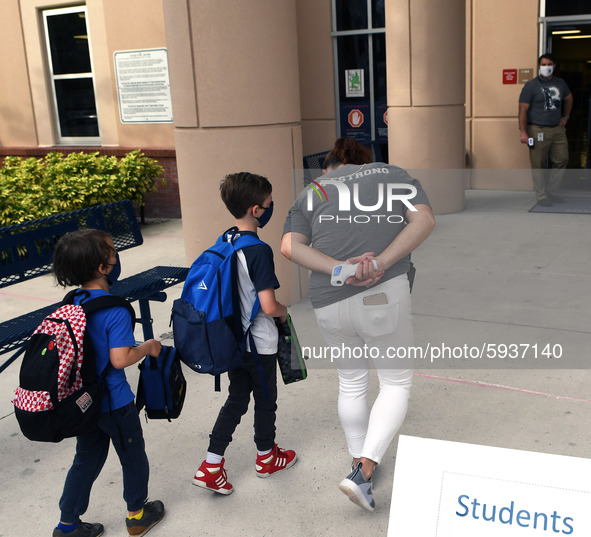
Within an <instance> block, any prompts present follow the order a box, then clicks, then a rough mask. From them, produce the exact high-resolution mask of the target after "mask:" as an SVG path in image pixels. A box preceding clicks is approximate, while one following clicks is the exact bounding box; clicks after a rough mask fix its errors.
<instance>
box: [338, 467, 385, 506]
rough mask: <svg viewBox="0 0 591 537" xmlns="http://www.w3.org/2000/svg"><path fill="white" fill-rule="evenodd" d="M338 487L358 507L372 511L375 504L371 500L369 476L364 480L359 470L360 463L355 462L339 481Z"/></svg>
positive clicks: (371, 491)
mask: <svg viewBox="0 0 591 537" xmlns="http://www.w3.org/2000/svg"><path fill="white" fill-rule="evenodd" d="M339 489H340V490H341V491H342V492H344V493H345V494H346V495H347V496H349V499H350V500H351V501H352V502H353V503H356V504H357V505H358V506H359V507H363V509H366V510H368V511H373V510H374V508H375V506H376V504H375V502H374V501H373V490H372V488H371V478H370V479H369V480H367V481H366V479H365V477H363V472H362V471H361V463H360V462H359V463H357V466H356V467H355V469H354V470H353V471H352V472H351V473H350V474H349V475H348V476H347V477H345V479H343V480H342V481H341V483H340V484H339Z"/></svg>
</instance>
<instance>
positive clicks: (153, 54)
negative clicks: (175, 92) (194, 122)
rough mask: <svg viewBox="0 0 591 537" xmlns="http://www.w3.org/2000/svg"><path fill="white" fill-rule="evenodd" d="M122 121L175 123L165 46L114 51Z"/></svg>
mask: <svg viewBox="0 0 591 537" xmlns="http://www.w3.org/2000/svg"><path fill="white" fill-rule="evenodd" d="M113 59H114V62H115V77H116V79H117V96H118V100H119V116H120V118H121V123H172V100H171V97H170V78H169V75H168V55H167V51H166V49H165V48H161V49H146V50H126V51H119V52H115V53H114V54H113Z"/></svg>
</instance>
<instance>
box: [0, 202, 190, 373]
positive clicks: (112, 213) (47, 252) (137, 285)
mask: <svg viewBox="0 0 591 537" xmlns="http://www.w3.org/2000/svg"><path fill="white" fill-rule="evenodd" d="M85 228H95V229H101V230H103V231H106V232H107V233H109V234H110V235H111V238H112V239H113V244H114V245H115V249H116V250H117V251H122V250H127V249H128V248H133V247H135V246H139V245H141V244H142V243H143V238H142V233H141V231H140V227H139V224H138V221H137V217H136V215H135V211H134V208H133V205H132V204H131V202H130V201H129V200H125V201H118V202H114V203H108V204H105V205H99V206H96V207H89V208H87V209H81V210H79V211H73V212H71V213H64V214H60V215H56V216H49V217H47V218H41V219H39V220H32V221H30V222H25V223H22V224H15V225H12V226H6V227H1V228H0V288H3V287H8V286H10V285H14V284H16V283H19V282H24V281H26V280H30V279H32V278H36V277H38V276H41V275H43V274H47V273H49V272H51V263H52V258H53V249H54V247H55V245H56V244H57V241H58V240H59V238H60V237H61V236H62V235H64V234H65V233H68V232H71V231H75V230H77V229H85ZM188 271H189V269H188V268H187V267H164V266H157V267H154V268H151V269H149V270H146V271H144V272H141V273H139V274H135V275H134V276H130V277H129V278H125V279H123V280H120V281H118V282H117V283H115V284H114V285H112V286H111V289H110V291H111V293H112V294H114V295H118V296H122V297H124V298H126V299H127V300H129V301H130V302H134V301H136V300H137V301H138V302H139V309H140V316H139V318H138V322H139V323H140V324H141V325H142V330H143V334H144V338H145V339H150V338H153V337H154V333H153V330H152V317H151V314H150V301H152V300H154V301H157V302H164V301H165V300H166V293H164V292H163V291H164V289H166V288H168V287H171V286H173V285H176V284H177V283H181V282H184V281H185V279H186V277H187V273H188ZM58 307H59V303H56V304H52V305H51V306H46V307H44V308H41V309H38V310H36V311H32V312H30V313H26V314H24V315H21V316H19V317H15V318H14V319H10V320H8V321H5V322H2V323H0V354H5V353H8V352H11V351H16V352H14V354H12V356H10V357H9V358H8V359H7V360H6V361H5V362H4V363H3V364H1V365H0V372H2V371H4V369H6V368H7V367H8V366H9V365H10V364H11V363H12V362H14V361H15V360H16V359H17V358H18V357H19V356H20V354H21V353H22V352H24V350H25V346H26V343H27V341H28V339H29V337H30V336H31V334H32V333H33V331H34V330H35V328H37V326H38V325H39V324H40V323H41V321H42V320H43V318H44V317H46V316H47V315H49V314H50V313H52V312H53V311H55V310H56V309H57V308H58Z"/></svg>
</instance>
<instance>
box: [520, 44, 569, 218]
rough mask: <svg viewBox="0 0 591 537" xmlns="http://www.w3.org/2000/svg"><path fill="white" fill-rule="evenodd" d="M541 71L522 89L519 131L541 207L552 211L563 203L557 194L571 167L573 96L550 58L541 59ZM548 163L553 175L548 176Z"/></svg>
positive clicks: (543, 56)
mask: <svg viewBox="0 0 591 537" xmlns="http://www.w3.org/2000/svg"><path fill="white" fill-rule="evenodd" d="M538 68H539V70H538V72H539V74H538V76H537V77H536V78H534V79H533V80H530V81H529V82H528V83H527V84H525V86H523V89H522V90H521V95H520V96H519V131H520V141H521V143H522V144H528V145H529V149H530V152H529V158H530V162H531V167H532V179H533V185H534V191H535V194H536V199H537V200H538V204H539V205H542V206H543V207H550V206H551V205H552V204H553V203H562V201H563V200H562V198H560V196H558V191H559V189H560V183H561V182H562V177H563V176H564V169H565V168H566V165H567V164H568V142H567V139H566V123H567V121H568V120H569V117H570V113H571V110H572V107H573V96H572V94H571V92H570V90H569V89H568V86H567V85H566V82H565V81H564V80H562V79H561V78H558V77H555V76H554V70H555V69H556V60H555V59H554V57H553V56H552V55H551V54H542V55H541V56H540V58H539V59H538ZM548 160H549V162H548V165H547V167H548V168H549V167H550V166H551V167H552V171H549V172H545V171H544V168H546V162H547V161H548ZM546 176H547V177H546ZM546 179H547V180H546Z"/></svg>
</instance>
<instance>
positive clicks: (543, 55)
mask: <svg viewBox="0 0 591 537" xmlns="http://www.w3.org/2000/svg"><path fill="white" fill-rule="evenodd" d="M544 58H546V59H547V60H550V61H551V62H552V63H553V64H554V65H556V58H555V57H554V56H553V55H552V54H550V53H549V52H546V53H545V54H542V55H541V56H540V57H539V58H538V65H540V63H542V60H543V59H544Z"/></svg>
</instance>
